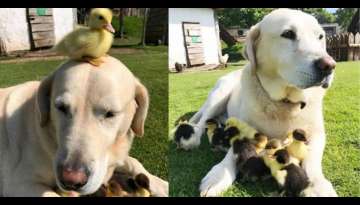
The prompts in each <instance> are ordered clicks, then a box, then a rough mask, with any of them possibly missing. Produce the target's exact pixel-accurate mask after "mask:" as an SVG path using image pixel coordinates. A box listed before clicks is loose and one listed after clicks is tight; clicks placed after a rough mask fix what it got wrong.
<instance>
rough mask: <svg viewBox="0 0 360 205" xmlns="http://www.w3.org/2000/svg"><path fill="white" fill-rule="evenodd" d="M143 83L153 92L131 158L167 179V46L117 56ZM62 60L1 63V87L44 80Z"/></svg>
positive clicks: (115, 55) (147, 48)
mask: <svg viewBox="0 0 360 205" xmlns="http://www.w3.org/2000/svg"><path fill="white" fill-rule="evenodd" d="M114 57H116V58H118V59H120V60H121V61H122V62H123V63H124V64H125V65H127V66H128V68H129V69H130V70H131V71H132V72H133V73H134V74H135V75H136V76H137V77H138V78H139V79H140V80H141V81H142V82H143V84H144V85H145V86H146V87H147V88H148V90H149V93H150V110H149V114H148V118H147V120H146V124H145V135H144V137H143V138H136V139H135V140H134V146H133V147H132V149H131V156H133V157H136V158H137V159H139V161H140V162H142V163H143V165H144V167H145V168H146V169H148V170H149V171H150V172H151V173H153V174H155V175H157V176H160V177H161V178H163V179H167V175H168V169H167V152H168V142H167V140H166V137H165V136H166V135H167V127H166V123H167V121H168V115H167V112H168V98H167V92H168V80H167V78H168V72H167V69H166V68H167V59H168V56H167V47H164V46H157V47H154V48H153V47H146V48H145V49H137V50H135V51H134V53H130V54H121V53H119V54H114ZM60 63H62V61H59V60H56V61H50V60H39V61H33V62H21V63H1V61H0V87H8V86H12V85H15V84H19V83H23V82H25V81H30V80H41V79H42V78H44V77H45V76H46V75H48V74H49V73H51V72H52V71H53V70H55V69H56V68H57V66H58V65H59V64H60Z"/></svg>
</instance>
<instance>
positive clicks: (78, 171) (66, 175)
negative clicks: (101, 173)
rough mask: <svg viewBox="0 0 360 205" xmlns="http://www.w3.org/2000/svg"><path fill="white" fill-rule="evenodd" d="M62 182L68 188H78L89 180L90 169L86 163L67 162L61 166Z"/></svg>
mask: <svg viewBox="0 0 360 205" xmlns="http://www.w3.org/2000/svg"><path fill="white" fill-rule="evenodd" d="M59 171H60V174H61V177H60V182H61V184H62V185H63V188H65V189H66V190H74V191H76V190H78V189H80V188H81V187H83V186H84V185H85V184H86V183H87V182H88V178H89V175H90V171H89V170H88V168H87V167H86V166H84V165H71V164H65V165H63V166H62V167H60V170H59Z"/></svg>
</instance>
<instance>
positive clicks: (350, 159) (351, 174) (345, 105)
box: [169, 61, 360, 196]
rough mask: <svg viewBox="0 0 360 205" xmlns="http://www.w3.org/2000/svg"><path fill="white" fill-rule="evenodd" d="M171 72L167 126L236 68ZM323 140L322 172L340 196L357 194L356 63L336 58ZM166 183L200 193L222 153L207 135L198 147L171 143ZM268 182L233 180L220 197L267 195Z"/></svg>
mask: <svg viewBox="0 0 360 205" xmlns="http://www.w3.org/2000/svg"><path fill="white" fill-rule="evenodd" d="M228 68H229V69H227V70H217V71H208V72H197V73H182V74H170V76H169V129H170V130H171V129H173V128H174V125H175V122H176V121H177V120H178V119H179V118H180V117H181V116H183V115H187V116H190V115H191V113H193V112H196V111H197V110H198V109H199V108H200V106H201V105H202V104H203V103H204V101H205V100H206V98H207V95H208V92H209V91H210V89H211V88H212V87H213V86H214V84H215V82H216V81H217V79H218V78H219V77H220V76H222V75H224V74H226V73H228V72H230V71H233V70H235V69H237V68H238V66H237V67H235V66H229V67H228ZM324 104H325V105H324V112H325V127H326V134H327V144H326V148H325V154H324V158H323V169H324V174H325V176H326V177H327V178H328V179H329V180H330V181H331V182H332V184H333V185H334V186H335V189H336V191H337V193H338V195H339V196H360V180H359V179H360V134H359V133H360V127H359V126H360V62H359V61H357V62H342V63H338V65H337V68H336V75H335V81H334V83H333V85H332V87H331V88H330V89H329V91H328V93H327V95H326V97H325V102H324ZM169 153H170V154H169V183H170V195H171V196H199V191H198V187H199V184H200V181H201V179H202V178H203V177H204V176H205V175H206V173H207V172H208V171H209V170H210V169H211V167H212V166H214V165H215V164H216V163H218V162H220V161H221V160H222V158H223V157H224V154H222V153H215V152H212V151H210V146H209V144H208V142H207V139H206V137H203V139H202V143H201V146H200V147H199V148H198V149H195V150H193V151H189V152H185V151H179V150H176V149H175V145H174V143H171V145H170V152H169ZM275 187H276V186H275V184H274V182H272V181H267V182H257V183H239V182H236V183H235V184H234V185H233V186H232V187H231V188H229V189H228V190H227V191H225V193H223V195H224V196H271V194H272V193H273V192H274V191H275Z"/></svg>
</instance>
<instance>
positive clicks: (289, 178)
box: [282, 163, 310, 197]
mask: <svg viewBox="0 0 360 205" xmlns="http://www.w3.org/2000/svg"><path fill="white" fill-rule="evenodd" d="M282 170H284V171H286V177H285V183H284V192H283V193H284V195H285V196H287V197H298V196H300V195H301V194H302V192H304V190H306V189H307V188H308V187H309V185H310V181H309V178H308V176H307V175H306V172H305V170H303V169H302V168H301V167H299V166H297V165H295V164H293V163H290V164H289V165H287V166H285V167H284V168H282Z"/></svg>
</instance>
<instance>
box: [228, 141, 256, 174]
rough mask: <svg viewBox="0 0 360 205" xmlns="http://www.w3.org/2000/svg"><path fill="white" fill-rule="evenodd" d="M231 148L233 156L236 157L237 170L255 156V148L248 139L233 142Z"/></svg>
mask: <svg viewBox="0 0 360 205" xmlns="http://www.w3.org/2000/svg"><path fill="white" fill-rule="evenodd" d="M232 147H233V152H234V154H236V155H237V161H236V166H237V167H238V170H241V169H242V167H243V165H244V164H245V162H246V161H247V160H248V159H250V158H251V157H256V156H257V153H256V151H255V146H254V145H253V144H252V142H251V141H250V139H248V138H243V139H236V140H234V141H233V144H232Z"/></svg>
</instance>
